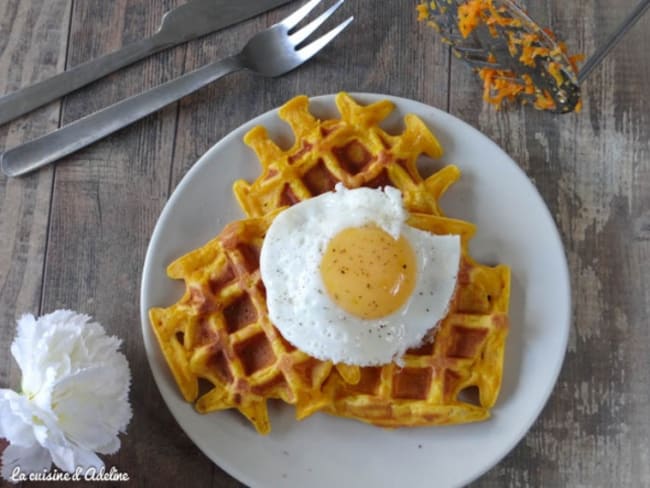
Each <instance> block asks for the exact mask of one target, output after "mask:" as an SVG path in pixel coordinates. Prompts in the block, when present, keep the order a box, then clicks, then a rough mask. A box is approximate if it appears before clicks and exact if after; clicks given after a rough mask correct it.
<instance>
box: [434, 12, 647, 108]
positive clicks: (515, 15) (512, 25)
mask: <svg viewBox="0 0 650 488" xmlns="http://www.w3.org/2000/svg"><path fill="white" fill-rule="evenodd" d="M466 2H467V0H438V1H437V2H431V7H430V10H429V14H430V17H429V18H430V20H431V21H432V22H433V23H434V25H435V26H436V27H437V28H438V30H439V32H440V34H441V35H442V37H443V39H444V40H445V41H446V42H448V43H450V44H451V45H452V49H453V52H454V54H456V56H457V57H459V58H461V59H462V60H464V61H465V62H467V63H468V64H469V65H470V66H471V67H472V68H475V69H481V68H490V69H495V70H499V71H500V72H501V71H503V72H507V73H509V76H508V80H509V81H511V82H513V83H520V84H524V83H525V77H530V79H532V82H533V85H534V86H535V89H536V90H537V91H538V93H539V92H545V93H548V94H549V95H550V96H551V97H552V99H553V101H554V102H555V107H554V108H552V109H551V111H554V112H558V113H568V112H572V111H573V110H575V108H576V106H577V104H578V102H579V100H580V85H581V84H582V83H583V82H584V81H585V80H586V79H587V77H588V76H589V75H590V74H591V73H592V72H593V69H594V68H595V67H596V66H597V65H598V64H600V62H601V61H602V60H603V59H604V58H605V56H606V55H607V54H608V53H609V52H610V51H611V50H612V49H613V48H614V46H616V44H618V42H619V41H620V40H621V39H622V38H623V36H624V35H625V34H626V33H627V31H628V30H630V28H631V27H632V26H633V25H634V24H635V23H636V22H637V21H638V20H639V19H640V18H641V17H642V16H643V14H644V13H645V12H646V11H647V10H648V8H649V7H650V0H642V1H640V2H639V4H638V5H637V6H636V8H635V9H634V10H633V11H632V12H631V13H630V14H629V16H628V17H627V18H626V19H625V20H624V21H623V22H622V23H621V25H620V26H619V28H618V29H616V31H615V32H614V33H613V34H612V35H611V36H610V37H609V39H608V40H607V41H606V42H605V44H603V45H602V46H601V47H600V49H598V50H597V51H596V52H595V53H594V54H593V55H592V56H591V57H590V58H589V59H588V60H587V62H586V63H585V65H584V66H583V68H582V69H581V70H580V71H579V72H576V70H575V69H574V67H573V65H572V63H571V62H570V61H569V59H568V58H567V56H566V55H565V53H564V52H563V50H562V49H561V48H560V46H559V44H558V42H557V40H556V39H555V38H554V37H552V36H551V35H549V34H548V33H547V32H546V31H545V30H544V29H543V28H542V27H540V25H539V24H538V23H537V22H535V21H534V20H533V19H531V18H530V17H529V16H528V15H527V14H526V13H525V12H524V11H523V10H522V9H521V8H520V7H519V6H518V5H517V4H516V3H515V2H514V1H512V0H492V5H493V7H494V8H495V11H497V12H498V15H499V16H501V17H502V18H503V19H507V21H512V22H506V23H505V25H503V24H500V23H494V24H491V25H490V26H488V25H487V24H485V23H482V24H480V25H479V26H478V27H477V28H476V29H474V30H473V31H472V32H471V33H470V35H469V36H468V37H467V38H465V37H463V36H462V35H461V33H460V29H459V22H458V20H459V17H458V16H459V12H458V8H459V6H461V5H462V4H464V3H466ZM530 34H533V35H534V36H535V37H536V39H537V41H536V45H537V46H539V47H541V48H544V49H545V50H546V51H547V52H548V53H549V54H548V55H543V56H537V57H535V62H534V64H532V65H531V64H528V63H525V62H522V60H521V55H522V51H521V49H520V46H518V43H517V41H518V40H521V39H523V38H524V36H527V35H530ZM513 40H515V42H513ZM519 97H520V98H524V99H528V100H532V99H534V98H535V97H536V94H530V93H526V92H522V93H520V94H519Z"/></svg>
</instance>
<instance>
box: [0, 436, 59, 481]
mask: <svg viewBox="0 0 650 488" xmlns="http://www.w3.org/2000/svg"><path fill="white" fill-rule="evenodd" d="M51 465H52V457H51V456H50V453H49V452H48V450H47V449H44V448H43V447H42V446H40V445H39V444H34V445H32V446H29V447H22V446H16V445H14V444H10V445H9V446H7V448H6V449H5V451H4V453H3V454H2V477H3V478H4V479H6V480H11V474H12V473H13V471H14V469H16V467H19V468H20V471H21V472H22V473H25V474H29V473H37V472H43V470H45V469H49V467H50V466H51Z"/></svg>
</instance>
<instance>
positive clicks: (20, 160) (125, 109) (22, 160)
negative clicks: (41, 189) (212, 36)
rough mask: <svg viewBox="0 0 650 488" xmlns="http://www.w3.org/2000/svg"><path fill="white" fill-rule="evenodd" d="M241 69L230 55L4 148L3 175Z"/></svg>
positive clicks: (45, 160)
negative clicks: (52, 129) (21, 142)
mask: <svg viewBox="0 0 650 488" xmlns="http://www.w3.org/2000/svg"><path fill="white" fill-rule="evenodd" d="M242 68H243V66H242V64H241V62H240V60H239V58H238V57H237V56H231V57H228V58H225V59H223V60H221V61H217V62H214V63H211V64H208V65H206V66H203V67H202V68H199V69H197V70H195V71H192V72H190V73H187V74H185V75H183V76H181V77H179V78H176V79H175V80H172V81H169V82H167V83H164V84H162V85H160V86H158V87H156V88H153V89H151V90H149V91H146V92H144V93H141V94H139V95H135V96H132V97H130V98H127V99H125V100H122V101H121V102H118V103H115V104H113V105H110V106H108V107H106V108H104V109H102V110H99V111H97V112H94V113H92V114H90V115H87V116H86V117H83V118H81V119H79V120H77V121H75V122H73V123H71V124H68V125H66V126H65V127H62V128H60V129H58V130H55V131H54V132H50V133H49V134H46V135H44V136H42V137H39V138H38V139H34V140H33V141H30V142H27V143H25V144H22V145H20V146H16V147H14V148H12V149H9V150H8V151H5V152H4V153H3V154H2V155H1V156H0V157H1V160H0V165H1V166H2V171H3V172H4V173H5V174H6V175H7V176H21V175H24V174H25V173H29V172H30V171H34V170H35V169H38V168H40V167H42V166H45V165H47V164H49V163H52V162H54V161H56V160H58V159H61V158H63V157H65V156H68V155H69V154H72V153H74V152H75V151H78V150H79V149H81V148H84V147H86V146H88V145H90V144H92V143H93V142H95V141H98V140H99V139H102V138H103V137H106V136H107V135H109V134H112V133H113V132H116V131H117V130H119V129H122V128H123V127H126V126H127V125H129V124H132V123H133V122H135V121H137V120H140V119H142V118H143V117H146V116H147V115H150V114H152V113H154V112H156V111H158V110H160V109H161V108H163V107H165V106H166V105H169V104H170V103H172V102H175V101H177V100H179V99H181V98H183V97H184V96H186V95H189V94H190V93H192V92H194V91H196V90H198V89H199V88H202V87H203V86H205V85H207V84H208V83H211V82H213V81H215V80H217V79H219V78H221V77H223V76H225V75H227V74H229V73H232V72H234V71H238V70H240V69H242Z"/></svg>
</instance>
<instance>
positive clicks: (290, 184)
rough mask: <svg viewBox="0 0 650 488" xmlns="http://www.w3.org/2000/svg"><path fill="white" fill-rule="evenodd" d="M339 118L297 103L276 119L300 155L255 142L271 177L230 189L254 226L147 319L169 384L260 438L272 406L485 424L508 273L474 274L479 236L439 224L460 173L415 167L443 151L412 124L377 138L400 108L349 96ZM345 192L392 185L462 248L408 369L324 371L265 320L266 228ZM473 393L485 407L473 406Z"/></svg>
mask: <svg viewBox="0 0 650 488" xmlns="http://www.w3.org/2000/svg"><path fill="white" fill-rule="evenodd" d="M337 105H338V107H339V110H340V112H341V114H342V115H341V119H340V120H338V119H333V120H326V121H319V120H317V119H315V118H314V117H313V116H312V115H311V114H310V113H309V112H308V103H307V99H306V98H305V97H297V98H295V99H293V100H291V101H290V102H288V103H287V104H286V105H285V106H284V107H283V108H282V109H281V111H280V115H281V117H282V118H283V119H284V120H286V121H287V122H288V123H289V124H290V125H291V127H292V129H293V130H294V132H295V134H296V142H295V144H294V146H293V147H292V148H290V149H289V150H287V151H282V150H281V149H280V148H279V147H278V146H277V145H276V144H275V143H273V142H272V141H271V140H270V139H268V137H267V135H266V131H265V130H264V129H263V128H255V129H253V130H252V131H251V132H249V133H248V134H247V136H246V138H245V141H246V142H247V143H248V144H249V145H250V146H251V147H252V148H253V149H254V150H255V152H256V153H257V155H258V157H259V159H260V161H261V163H262V167H263V172H262V174H261V176H260V177H259V178H258V179H257V180H256V181H254V182H253V183H251V184H249V183H247V182H244V181H238V182H236V183H235V185H234V191H235V195H236V197H237V200H238V201H239V203H240V204H241V206H242V208H243V210H244V211H245V212H246V214H247V215H248V216H249V218H247V219H245V220H242V221H238V222H234V223H232V224H230V225H228V226H227V227H226V228H225V229H224V230H223V232H222V233H221V234H220V235H219V236H217V237H216V238H215V239H213V240H212V241H210V242H209V243H207V244H206V245H204V246H203V247H201V248H199V249H196V250H195V251H192V252H191V253H189V254H187V255H185V256H183V257H181V258H180V259H178V260H176V261H175V262H173V263H172V264H171V265H170V266H169V267H168V270H167V273H168V275H169V277H170V278H173V279H183V280H185V284H186V292H185V294H184V296H183V297H182V298H181V300H179V302H178V303H176V304H175V305H172V306H171V307H169V308H166V309H164V308H154V309H152V310H151V311H150V319H151V323H152V326H153V329H154V331H155V333H156V336H157V338H158V341H159V343H160V346H161V348H162V351H163V353H164V355H165V358H166V360H167V362H168V364H169V366H170V369H171V370H172V373H173V375H174V378H175V379H176V382H177V383H178V385H179V387H180V389H181V392H182V394H183V396H184V398H185V399H186V400H187V401H188V402H195V406H196V408H197V410H198V411H200V412H209V411H213V410H222V409H229V408H235V409H238V410H239V411H240V412H241V413H242V414H243V415H245V416H246V417H247V418H248V419H249V420H250V421H251V422H252V423H253V425H254V426H255V427H256V429H257V430H258V432H260V433H262V434H265V433H267V432H269V431H270V423H269V419H268V412H267V402H268V400H270V399H280V400H282V401H284V402H286V403H289V404H292V405H295V407H296V416H297V418H299V419H300V418H304V417H307V416H308V415H311V414H312V413H314V412H317V411H320V410H322V411H325V412H328V413H331V414H334V415H339V416H346V417H352V418H356V419H358V420H361V421H365V422H369V423H373V424H376V425H381V426H385V427H401V426H410V425H431V424H449V423H462V422H470V421H477V420H482V419H485V418H487V416H489V409H490V407H492V406H493V404H494V402H495V401H496V398H497V395H498V391H499V387H500V383H501V376H502V366H503V351H504V347H505V339H506V335H507V330H508V327H507V308H508V299H509V271H508V269H507V268H506V267H504V266H498V267H496V268H490V267H486V266H482V265H479V264H478V263H476V262H474V261H473V260H472V259H471V257H470V256H469V254H468V252H467V242H468V240H469V239H470V238H471V236H472V235H473V233H474V227H473V226H472V225H471V224H469V223H466V222H462V221H458V220H454V219H449V218H446V217H444V216H443V214H442V211H441V209H440V207H439V206H438V200H439V198H440V196H441V195H442V194H443V193H444V191H445V190H446V189H447V188H448V187H449V186H450V185H451V184H452V183H453V182H454V181H456V179H457V178H458V177H459V175H460V172H459V171H458V169H457V168H456V167H455V166H447V167H445V168H443V169H442V170H440V171H438V172H437V173H435V174H433V175H432V176H430V177H429V178H427V179H423V178H422V177H421V176H420V173H419V172H418V170H417V167H416V162H417V158H418V157H419V156H420V155H421V154H426V155H428V156H430V157H437V156H440V155H441V152H442V151H441V149H440V145H439V144H438V142H437V140H436V139H435V137H434V136H433V134H431V133H430V131H429V130H428V129H427V128H426V126H424V124H423V123H422V122H421V121H420V120H419V119H418V118H417V117H414V116H407V117H406V119H405V127H406V128H405V130H404V133H403V134H401V135H398V136H392V135H389V134H387V133H386V132H384V131H383V130H382V129H381V128H380V127H379V125H378V124H379V122H381V121H382V120H383V119H384V118H385V117H387V116H388V114H389V113H390V111H391V110H392V108H393V107H392V105H391V104H389V103H388V102H379V103H375V104H373V105H369V106H367V107H362V106H359V105H358V104H356V103H355V102H354V101H353V100H352V99H351V98H350V97H349V96H347V95H345V94H340V95H339V96H338V97H337ZM338 182H342V183H343V184H344V185H345V186H347V187H349V188H354V187H358V186H384V185H386V184H388V185H392V186H395V187H397V188H399V189H400V190H401V191H402V194H403V197H404V204H405V207H406V208H407V209H408V210H409V211H410V212H411V214H410V215H411V217H410V220H409V224H410V225H412V226H414V227H418V228H420V229H423V230H427V231H430V232H433V233H436V234H458V235H460V236H461V240H462V243H463V244H462V245H463V258H462V267H461V273H460V275H459V281H458V285H457V290H456V293H455V297H454V300H453V303H452V304H451V305H450V313H449V314H448V316H447V317H446V318H445V319H444V320H443V321H442V322H441V324H440V326H439V327H438V328H437V329H436V333H435V337H430V339H431V340H432V341H429V342H427V343H426V344H425V345H423V346H422V347H420V348H418V349H417V350H410V351H408V353H407V354H406V355H405V356H404V357H403V358H402V359H401V362H400V364H395V363H391V364H388V365H384V366H381V367H374V368H370V367H364V368H360V367H358V366H351V365H343V364H338V365H333V364H332V363H331V362H328V361H319V360H317V359H314V358H311V357H310V356H308V355H307V354H305V353H303V352H301V351H299V350H297V349H296V348H294V347H293V346H292V345H290V344H289V343H288V342H287V341H286V340H284V339H283V337H282V336H281V334H280V333H279V332H278V331H277V329H275V327H274V326H273V325H272V324H271V323H270V321H269V319H268V316H267V309H266V302H265V290H264V286H263V284H262V282H261V279H260V273H259V251H260V248H261V245H262V242H263V238H264V235H265V232H266V230H267V228H268V226H269V225H270V223H271V222H272V220H273V218H274V217H275V215H277V213H278V212H280V211H282V209H283V208H284V207H285V206H287V205H291V204H293V203H296V202H298V201H301V200H304V199H307V198H310V197H312V196H314V195H318V194H320V193H323V192H325V191H329V190H331V189H332V188H333V187H334V185H335V184H336V183H338ZM434 325H435V324H432V327H433V326H434ZM472 388H474V389H476V390H477V391H478V398H477V399H472V398H469V397H468V396H467V394H466V393H467V391H468V390H471V389H472Z"/></svg>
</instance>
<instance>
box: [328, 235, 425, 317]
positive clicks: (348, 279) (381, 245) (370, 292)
mask: <svg viewBox="0 0 650 488" xmlns="http://www.w3.org/2000/svg"><path fill="white" fill-rule="evenodd" d="M415 267H416V258H415V253H414V252H413V249H412V248H411V246H410V244H409V243H408V241H407V240H406V239H404V237H400V238H399V239H397V240H395V239H393V237H392V236H391V235H390V234H388V233H387V232H386V231H384V230H383V229H381V228H379V227H377V226H366V227H359V228H356V227H352V228H348V229H345V230H343V231H341V232H339V233H338V234H337V235H335V236H334V237H333V238H332V239H331V240H330V242H329V244H328V246H327V249H326V250H325V254H324V255H323V259H322V261H321V265H320V272H321V276H322V278H323V282H324V283H325V288H326V290H327V293H328V294H329V295H330V297H331V298H332V300H334V302H336V303H337V304H338V305H339V306H340V307H341V308H342V309H344V310H345V311H347V312H349V313H351V314H353V315H356V316H357V317H361V318H364V319H377V318H380V317H385V316H386V315H390V314H391V313H393V312H395V311H396V310H398V309H399V308H400V307H401V306H402V305H404V303H406V301H407V299H408V297H409V296H410V295H411V293H412V292H413V288H414V287H415Z"/></svg>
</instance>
